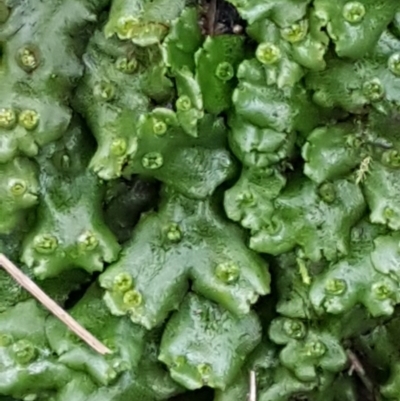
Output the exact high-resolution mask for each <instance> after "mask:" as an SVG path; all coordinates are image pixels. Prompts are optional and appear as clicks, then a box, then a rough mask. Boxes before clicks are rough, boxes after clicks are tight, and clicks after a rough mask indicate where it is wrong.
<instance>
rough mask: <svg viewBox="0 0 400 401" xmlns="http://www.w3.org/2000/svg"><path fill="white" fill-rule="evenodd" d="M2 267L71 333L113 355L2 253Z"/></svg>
mask: <svg viewBox="0 0 400 401" xmlns="http://www.w3.org/2000/svg"><path fill="white" fill-rule="evenodd" d="M0 266H3V268H4V270H5V271H6V272H7V273H8V274H9V275H10V276H11V277H13V279H14V280H15V281H16V282H17V283H18V284H19V285H21V287H23V288H25V289H26V290H27V291H28V292H29V293H30V294H32V295H33V296H34V297H35V298H36V299H37V300H38V301H39V302H40V303H41V304H43V305H44V306H45V307H46V308H47V309H48V310H49V311H50V312H51V313H52V314H53V315H54V316H56V317H57V318H58V319H60V320H61V321H62V322H63V323H64V324H65V325H66V326H67V327H68V328H69V329H70V330H71V331H73V332H74V333H75V334H76V335H77V336H78V337H80V338H81V339H82V340H83V341H84V342H85V343H86V344H88V345H89V346H90V347H92V348H93V349H94V350H95V351H96V352H98V353H99V354H101V355H105V354H111V353H112V351H111V350H110V349H109V348H107V347H106V346H105V345H104V344H102V343H101V342H100V341H99V340H98V339H97V338H96V337H94V336H93V335H92V334H90V333H89V332H88V331H87V330H86V329H85V328H83V327H82V326H81V325H80V324H79V323H78V322H77V321H76V320H75V319H74V318H73V317H72V316H71V315H69V314H68V313H67V312H66V311H65V310H64V309H63V308H61V307H60V306H59V305H58V304H57V303H56V302H55V301H54V300H53V299H51V298H50V297H49V296H48V295H47V294H46V293H44V292H43V291H42V290H41V289H40V288H39V287H38V286H37V285H36V284H35V283H34V282H33V281H32V280H31V279H30V278H29V277H28V276H26V275H25V274H24V273H23V272H22V271H21V270H20V269H18V267H17V266H15V265H14V263H12V262H11V260H10V259H8V258H7V257H6V256H5V255H3V254H1V253H0Z"/></svg>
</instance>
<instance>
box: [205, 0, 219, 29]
mask: <svg viewBox="0 0 400 401" xmlns="http://www.w3.org/2000/svg"><path fill="white" fill-rule="evenodd" d="M216 19H217V0H211V1H210V4H209V6H208V11H207V31H208V34H209V35H210V36H213V35H214V33H215V25H216Z"/></svg>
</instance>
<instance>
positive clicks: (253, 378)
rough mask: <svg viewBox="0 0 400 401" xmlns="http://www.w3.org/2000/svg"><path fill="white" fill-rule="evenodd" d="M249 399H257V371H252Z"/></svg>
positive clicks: (250, 400)
mask: <svg viewBox="0 0 400 401" xmlns="http://www.w3.org/2000/svg"><path fill="white" fill-rule="evenodd" d="M248 401H257V381H256V372H255V371H254V370H252V371H250V391H249V398H248Z"/></svg>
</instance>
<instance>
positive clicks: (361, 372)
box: [346, 349, 374, 393]
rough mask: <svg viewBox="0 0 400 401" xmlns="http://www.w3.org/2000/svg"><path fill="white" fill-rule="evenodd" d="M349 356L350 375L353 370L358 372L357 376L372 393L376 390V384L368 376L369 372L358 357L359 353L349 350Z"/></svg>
mask: <svg viewBox="0 0 400 401" xmlns="http://www.w3.org/2000/svg"><path fill="white" fill-rule="evenodd" d="M346 353H347V357H348V358H349V361H350V364H351V365H350V370H349V375H351V374H352V373H353V372H356V374H357V376H358V377H359V378H360V380H361V381H362V382H363V384H364V386H365V387H366V388H367V390H368V391H369V392H371V393H373V392H374V385H373V384H372V382H371V380H370V379H369V378H368V376H367V373H366V372H365V369H364V367H363V365H362V363H361V361H360V360H359V359H358V357H357V355H356V354H355V353H354V352H353V351H351V350H349V349H348V350H347V351H346Z"/></svg>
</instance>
